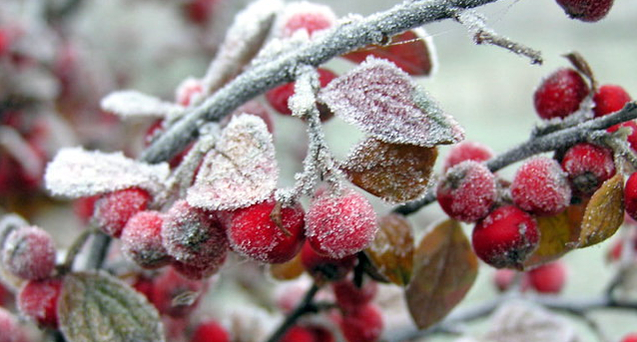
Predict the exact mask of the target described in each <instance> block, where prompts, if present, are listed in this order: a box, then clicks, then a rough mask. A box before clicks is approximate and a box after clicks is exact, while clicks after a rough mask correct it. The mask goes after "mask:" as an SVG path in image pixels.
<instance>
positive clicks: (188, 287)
mask: <svg viewBox="0 0 637 342" xmlns="http://www.w3.org/2000/svg"><path fill="white" fill-rule="evenodd" d="M205 290H206V286H205V282H204V281H201V280H192V279H188V278H185V277H183V276H182V275H180V274H179V273H177V271H175V269H173V268H172V267H167V268H166V269H164V271H163V272H162V273H161V274H160V275H159V276H157V277H156V278H155V281H154V284H153V292H152V298H151V300H152V303H153V304H154V305H155V307H156V308H157V310H158V311H159V313H161V314H165V315H169V316H172V317H184V316H186V315H188V314H190V313H191V312H192V311H194V310H195V309H196V308H197V305H198V304H199V302H200V300H201V297H202V295H203V292H204V291H205Z"/></svg>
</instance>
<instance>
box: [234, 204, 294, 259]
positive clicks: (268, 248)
mask: <svg viewBox="0 0 637 342" xmlns="http://www.w3.org/2000/svg"><path fill="white" fill-rule="evenodd" d="M304 215H305V213H304V212H303V207H301V205H300V204H297V205H295V206H293V207H283V208H282V207H281V206H280V205H279V204H277V203H276V202H275V201H267V202H263V203H259V204H255V205H252V206H249V207H247V208H242V209H238V210H236V211H234V212H233V214H232V218H231V221H230V225H229V227H228V229H227V234H228V240H229V241H230V246H231V247H232V249H233V250H234V251H236V252H238V253H240V254H243V255H245V256H247V257H250V258H252V259H255V260H259V261H262V262H266V263H270V264H272V263H282V262H286V261H288V260H291V259H292V258H293V257H294V256H295V255H296V254H297V253H298V252H299V251H300V250H301V246H302V245H303V241H304V239H305V237H304V235H303V229H304V227H305V221H304Z"/></svg>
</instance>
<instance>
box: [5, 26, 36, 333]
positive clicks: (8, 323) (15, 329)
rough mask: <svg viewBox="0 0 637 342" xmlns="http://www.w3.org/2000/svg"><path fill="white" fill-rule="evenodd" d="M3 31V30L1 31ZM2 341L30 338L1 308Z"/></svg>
mask: <svg viewBox="0 0 637 342" xmlns="http://www.w3.org/2000/svg"><path fill="white" fill-rule="evenodd" d="M0 33H1V32H0ZM0 331H1V332H2V333H1V334H0V342H27V341H29V338H28V337H27V334H26V332H25V330H24V329H23V328H22V327H21V326H20V324H19V323H18V320H17V319H16V317H15V316H14V315H13V314H11V313H10V312H9V311H7V310H5V309H3V308H0Z"/></svg>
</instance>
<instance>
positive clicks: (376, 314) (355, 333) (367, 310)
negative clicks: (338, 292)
mask: <svg viewBox="0 0 637 342" xmlns="http://www.w3.org/2000/svg"><path fill="white" fill-rule="evenodd" d="M383 325H384V324H383V316H382V314H381V312H380V309H379V308H378V306H376V305H375V304H373V303H368V304H365V305H363V306H361V307H359V308H358V309H357V310H355V311H352V312H347V313H345V314H344V315H343V319H342V320H341V321H340V327H341V331H343V336H345V339H346V340H347V341H348V342H374V341H378V339H379V338H380V335H381V333H382V332H383Z"/></svg>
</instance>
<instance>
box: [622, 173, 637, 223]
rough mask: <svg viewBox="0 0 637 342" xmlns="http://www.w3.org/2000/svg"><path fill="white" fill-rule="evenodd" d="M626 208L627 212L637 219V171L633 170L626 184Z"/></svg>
mask: <svg viewBox="0 0 637 342" xmlns="http://www.w3.org/2000/svg"><path fill="white" fill-rule="evenodd" d="M624 208H625V209H626V214H628V216H630V217H632V218H633V219H637V172H633V173H632V174H631V175H630V177H628V180H627V181H626V185H625V186H624Z"/></svg>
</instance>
